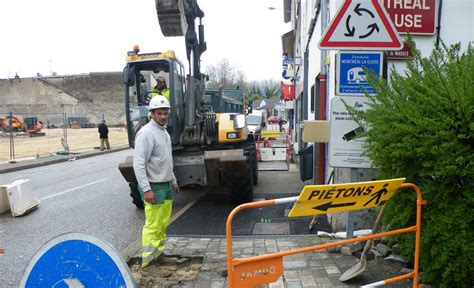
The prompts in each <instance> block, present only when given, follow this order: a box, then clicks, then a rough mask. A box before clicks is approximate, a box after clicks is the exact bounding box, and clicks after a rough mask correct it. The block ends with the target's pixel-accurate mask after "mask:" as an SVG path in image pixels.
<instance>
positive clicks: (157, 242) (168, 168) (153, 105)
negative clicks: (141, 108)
mask: <svg viewBox="0 0 474 288" xmlns="http://www.w3.org/2000/svg"><path fill="white" fill-rule="evenodd" d="M148 111H150V113H151V116H152V121H150V122H148V123H147V124H146V125H145V126H143V127H142V128H141V129H140V131H138V133H137V137H136V139H135V150H134V153H133V170H134V171H135V175H136V177H137V180H138V190H139V191H140V195H141V196H142V199H143V200H144V205H145V225H144V226H143V232H142V267H146V266H148V265H149V264H150V263H151V262H152V261H153V260H154V259H156V258H158V257H159V256H160V255H162V253H163V250H164V249H165V240H166V229H167V227H168V223H169V220H170V217H171V209H172V202H173V192H174V193H178V192H179V187H178V184H177V182H176V177H175V176H174V173H173V158H172V155H171V151H172V150H171V138H170V135H169V134H168V132H167V131H166V124H167V122H168V117H169V111H170V103H169V101H168V99H166V98H165V97H164V96H161V95H158V96H155V97H153V98H152V99H151V100H150V104H149V105H148Z"/></svg>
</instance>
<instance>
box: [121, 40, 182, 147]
mask: <svg viewBox="0 0 474 288" xmlns="http://www.w3.org/2000/svg"><path fill="white" fill-rule="evenodd" d="M135 49H136V50H135ZM135 49H134V51H130V52H128V55H127V65H126V66H125V68H124V73H123V77H124V78H123V80H124V81H123V82H124V85H125V105H126V109H127V111H129V113H125V114H126V117H127V123H128V125H127V129H128V140H129V145H130V147H133V146H134V139H135V136H136V134H137V132H138V130H140V128H141V127H142V126H143V125H145V124H146V123H147V122H148V121H149V116H148V108H147V107H148V103H149V101H150V99H151V98H152V97H153V96H155V95H158V93H157V92H156V90H154V87H155V86H156V78H157V77H158V76H163V77H164V78H165V80H166V85H167V87H168V89H169V90H170V93H169V96H170V99H169V100H170V104H171V110H172V111H173V112H172V113H171V114H170V119H169V121H168V125H167V126H168V132H169V133H170V136H171V140H172V143H173V145H176V144H178V143H179V141H180V139H179V138H180V135H181V133H182V131H183V129H184V116H183V115H184V97H185V87H184V85H185V77H184V67H183V64H182V63H181V62H179V60H178V59H176V58H175V56H174V52H173V51H168V52H165V53H149V54H138V51H139V50H138V49H137V48H135Z"/></svg>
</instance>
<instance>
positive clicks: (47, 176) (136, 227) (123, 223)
mask: <svg viewBox="0 0 474 288" xmlns="http://www.w3.org/2000/svg"><path fill="white" fill-rule="evenodd" d="M131 154H132V150H125V151H120V152H116V153H109V154H104V155H99V156H95V157H91V158H86V159H80V160H75V161H70V162H63V163H58V164H53V165H48V166H43V167H38V168H33V169H27V170H22V171H16V172H12V173H6V174H1V176H0V184H9V183H11V182H13V181H14V180H17V179H29V180H30V182H31V184H32V185H31V186H32V190H33V194H34V196H35V197H36V198H38V199H40V200H41V203H40V204H39V207H38V209H36V210H34V211H32V212H30V213H29V214H26V215H24V216H22V217H12V216H11V214H10V213H9V212H7V213H3V214H1V215H0V247H2V248H5V254H4V255H1V256H0V287H18V283H19V281H20V279H21V276H22V274H23V271H24V269H25V267H26V265H27V264H28V262H29V260H30V259H31V257H32V256H33V255H34V254H35V253H36V251H37V250H38V249H39V248H40V247H41V246H42V245H43V244H45V243H46V242H48V241H49V240H50V239H52V238H54V237H56V236H58V235H60V234H63V233H67V232H82V233H87V234H90V235H93V236H96V237H99V238H101V239H103V240H105V241H107V242H109V243H111V244H112V245H113V246H114V247H115V248H116V249H117V250H118V251H122V250H123V249H125V248H126V247H127V246H128V245H129V244H130V243H131V242H133V241H134V240H136V239H138V238H139V237H140V235H141V228H142V225H143V220H144V216H143V210H140V209H137V208H135V206H134V205H133V204H132V202H131V198H130V196H129V188H128V185H127V183H126V182H125V180H124V179H123V178H122V176H121V174H120V172H119V170H118V168H117V167H118V164H119V163H120V162H122V161H123V160H124V159H125V158H126V156H128V155H131ZM195 194H196V193H191V192H189V191H186V190H183V191H182V193H180V194H178V195H176V197H175V201H174V204H175V205H174V211H175V212H177V211H179V210H180V209H181V208H182V207H183V206H184V205H186V204H187V203H188V202H189V201H190V200H189V199H190V198H192V197H194V196H193V195H195Z"/></svg>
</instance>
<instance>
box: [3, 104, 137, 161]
mask: <svg viewBox="0 0 474 288" xmlns="http://www.w3.org/2000/svg"><path fill="white" fill-rule="evenodd" d="M102 120H105V121H106V124H108V122H109V121H107V120H108V119H105V118H104V115H90V114H67V113H15V112H0V163H2V162H7V161H9V162H16V161H21V160H26V159H34V158H39V157H48V156H53V155H70V154H72V155H73V154H77V153H82V152H85V151H90V150H94V149H100V139H99V133H98V128H97V127H98V125H99V124H100V123H101V122H102ZM110 122H111V123H112V122H113V123H117V121H110ZM108 128H109V141H110V144H111V146H112V149H113V147H119V146H124V145H127V143H128V140H127V132H126V129H125V127H123V126H122V127H116V126H114V127H111V126H109V127H108Z"/></svg>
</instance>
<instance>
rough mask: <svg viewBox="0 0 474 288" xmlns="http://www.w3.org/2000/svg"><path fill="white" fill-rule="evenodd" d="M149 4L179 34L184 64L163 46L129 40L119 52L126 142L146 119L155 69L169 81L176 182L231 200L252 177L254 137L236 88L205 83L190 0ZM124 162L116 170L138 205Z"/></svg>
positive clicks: (248, 196)
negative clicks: (144, 46)
mask: <svg viewBox="0 0 474 288" xmlns="http://www.w3.org/2000/svg"><path fill="white" fill-rule="evenodd" d="M155 4H156V10H157V15H158V22H159V25H160V28H161V31H162V33H163V35H164V36H165V37H174V36H184V39H185V45H186V56H187V60H188V64H189V67H188V68H189V70H188V73H187V75H186V76H185V73H184V70H185V69H184V65H183V64H182V62H180V61H179V60H178V59H177V58H176V55H175V53H174V52H173V51H171V50H170V51H166V52H155V53H140V49H139V47H138V46H135V47H134V49H133V51H129V52H128V53H127V56H126V66H125V68H124V70H123V82H124V86H125V111H126V113H125V114H126V119H127V132H128V140H129V145H130V146H131V147H133V146H134V139H135V135H136V134H137V132H138V130H139V129H140V128H141V127H142V126H143V125H145V124H146V123H147V122H148V121H149V117H148V111H147V105H148V102H149V100H150V99H151V97H152V96H153V93H156V90H153V87H154V85H156V79H158V77H160V76H161V77H163V78H165V79H166V80H167V81H166V82H167V83H168V84H169V85H168V88H169V91H170V95H169V96H170V99H169V100H170V105H171V109H170V117H169V122H168V125H167V130H168V132H169V134H170V136H171V141H172V147H173V161H174V172H175V176H176V178H177V181H178V184H179V185H180V186H181V187H184V186H200V187H218V188H219V191H226V192H228V195H230V198H231V200H232V201H234V202H237V203H242V202H248V201H252V197H253V185H256V184H257V182H258V160H257V155H256V147H255V139H254V138H253V135H252V134H251V133H249V129H248V127H247V122H246V117H245V114H244V111H245V108H246V107H244V102H245V101H244V99H243V93H242V91H241V90H239V89H206V87H205V84H206V81H207V80H208V77H207V75H205V74H203V73H202V72H201V69H200V64H201V60H200V59H201V55H202V53H203V52H204V51H206V42H205V39H204V25H203V24H202V18H203V17H204V13H203V11H202V10H201V9H200V7H199V5H198V3H197V1H196V0H156V1H155ZM197 19H199V24H198V27H197V28H198V29H196V22H197ZM161 79H162V78H161ZM239 91H240V93H238V92H239ZM236 92H237V93H236ZM239 95H240V96H239ZM132 165H133V157H132V156H129V157H127V159H126V160H125V161H124V162H123V163H120V164H119V170H120V172H121V173H122V175H123V177H124V178H125V180H126V181H127V182H128V183H129V186H130V195H131V197H132V200H133V203H134V204H135V205H136V206H137V207H139V208H142V207H143V202H142V200H141V198H140V194H139V192H138V188H137V187H138V186H137V180H136V177H135V174H134V171H133V166H132ZM220 188H223V189H220Z"/></svg>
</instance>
